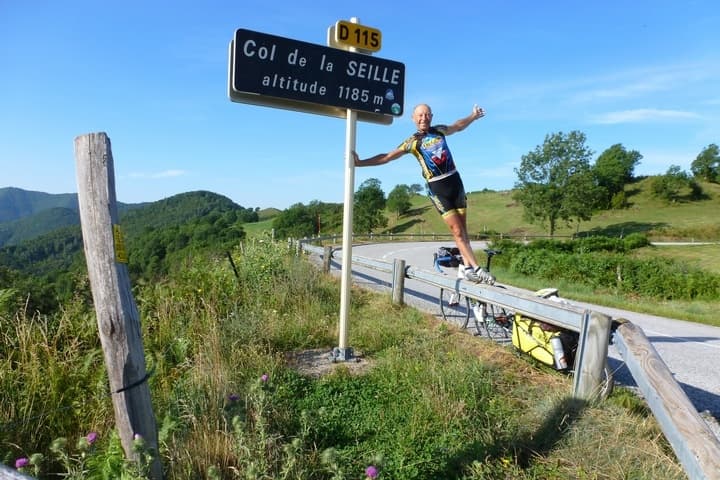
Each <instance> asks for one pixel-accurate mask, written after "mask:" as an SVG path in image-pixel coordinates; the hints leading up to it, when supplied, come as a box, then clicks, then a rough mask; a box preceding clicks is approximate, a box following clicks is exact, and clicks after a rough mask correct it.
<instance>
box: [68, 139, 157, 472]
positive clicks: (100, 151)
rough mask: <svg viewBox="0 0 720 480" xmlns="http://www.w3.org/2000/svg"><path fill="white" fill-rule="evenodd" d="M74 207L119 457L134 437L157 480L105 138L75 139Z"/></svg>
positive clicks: (135, 456)
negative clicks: (138, 438)
mask: <svg viewBox="0 0 720 480" xmlns="http://www.w3.org/2000/svg"><path fill="white" fill-rule="evenodd" d="M75 162H76V167H77V182H78V204H79V206H80V223H81V228H82V236H83V245H84V249H85V260H86V263H87V269H88V277H89V279H90V287H91V289H92V296H93V303H94V305H95V313H96V316H97V324H98V332H99V335H100V341H101V344H102V348H103V354H104V357H105V368H106V369H107V373H108V380H109V383H110V389H111V392H110V393H111V394H112V402H113V408H114V410H115V424H116V427H117V429H118V434H119V435H120V441H121V443H122V446H123V449H124V450H125V455H126V457H127V458H128V459H131V460H133V461H135V462H139V461H140V453H138V452H134V451H133V441H134V437H135V435H140V436H142V438H143V439H144V440H145V443H146V445H147V446H148V448H149V449H150V450H151V451H153V454H154V456H153V460H152V463H151V464H150V472H149V474H150V478H152V479H154V480H160V479H162V476H163V473H162V465H161V464H160V458H159V456H158V440H157V427H156V423H155V415H154V414H153V410H152V403H151V400H150V388H149V387H148V384H147V380H148V377H149V373H148V372H147V371H146V369H145V354H144V351H143V344H142V333H141V329H140V315H139V313H138V310H137V306H136V304H135V300H134V299H133V297H132V291H131V287H130V277H129V274H128V268H127V251H126V250H125V243H124V241H123V237H122V229H121V228H120V225H119V222H118V209H117V199H116V197H115V174H114V171H113V157H112V151H111V149H110V139H109V138H108V136H107V135H106V134H105V133H103V132H101V133H90V134H87V135H81V136H79V137H77V138H75Z"/></svg>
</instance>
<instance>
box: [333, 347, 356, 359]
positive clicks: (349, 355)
mask: <svg viewBox="0 0 720 480" xmlns="http://www.w3.org/2000/svg"><path fill="white" fill-rule="evenodd" d="M330 356H331V357H332V361H333V362H340V361H342V362H347V361H350V360H353V359H354V358H355V356H354V355H353V349H352V347H346V348H340V347H335V348H333V351H332V353H331V354H330Z"/></svg>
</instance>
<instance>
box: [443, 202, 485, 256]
mask: <svg viewBox="0 0 720 480" xmlns="http://www.w3.org/2000/svg"><path fill="white" fill-rule="evenodd" d="M443 220H445V223H446V224H447V226H448V228H449V229H450V233H452V236H453V239H454V240H455V245H456V246H457V247H458V249H459V250H460V254H461V255H462V257H463V262H464V263H465V266H466V267H472V268H473V269H474V268H476V267H477V266H478V262H477V259H476V258H475V253H474V252H473V250H472V247H471V246H470V239H469V238H468V234H467V221H466V217H465V215H461V214H459V213H457V212H453V213H450V214H449V215H446V216H444V217H443Z"/></svg>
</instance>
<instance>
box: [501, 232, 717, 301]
mask: <svg viewBox="0 0 720 480" xmlns="http://www.w3.org/2000/svg"><path fill="white" fill-rule="evenodd" d="M584 240H587V239H584ZM584 240H583V241H578V240H575V241H570V242H548V241H546V240H545V241H542V242H537V243H531V244H529V245H522V244H518V243H515V242H508V241H502V242H499V243H498V244H496V245H495V247H496V248H501V249H502V250H503V255H501V256H500V257H499V258H498V260H499V261H500V262H502V264H503V265H504V266H505V267H506V268H509V269H510V270H511V271H513V272H516V273H519V274H522V275H527V276H531V277H535V278H542V279H546V280H553V281H558V280H564V281H567V282H573V283H581V284H584V285H589V286H591V287H593V288H596V289H603V290H612V291H617V292H618V293H623V294H634V295H641V296H643V297H650V298H657V299H663V300H672V299H675V300H710V301H713V300H718V299H720V275H716V274H713V273H710V272H706V271H703V270H700V269H698V268H694V267H689V266H688V265H686V264H684V263H680V262H675V261H673V260H669V259H660V258H655V259H636V258H632V257H629V256H627V255H626V252H627V251H628V250H631V249H632V248H629V246H628V243H626V242H623V241H622V240H620V241H619V242H617V239H610V241H608V242H605V241H604V240H601V239H600V237H598V239H596V240H593V241H592V242H584ZM632 242H635V240H632ZM541 243H542V245H541ZM612 243H616V248H608V246H609V245H610V244H612ZM572 244H574V245H572ZM591 245H595V247H596V248H594V249H593V248H590V247H591ZM633 248H635V247H633Z"/></svg>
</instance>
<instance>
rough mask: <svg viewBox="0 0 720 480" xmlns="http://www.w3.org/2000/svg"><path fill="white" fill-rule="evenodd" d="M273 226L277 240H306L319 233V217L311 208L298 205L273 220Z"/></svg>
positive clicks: (292, 206)
mask: <svg viewBox="0 0 720 480" xmlns="http://www.w3.org/2000/svg"><path fill="white" fill-rule="evenodd" d="M272 226H273V228H274V229H275V235H276V237H277V238H287V237H293V238H304V237H309V236H312V235H313V234H315V233H316V232H317V217H316V215H315V214H314V213H313V211H312V210H311V209H310V208H308V207H306V206H305V205H303V204H302V203H296V204H294V205H291V206H290V207H289V208H287V209H286V210H283V211H282V212H281V213H280V214H279V215H277V216H276V217H275V218H273V221H272Z"/></svg>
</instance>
